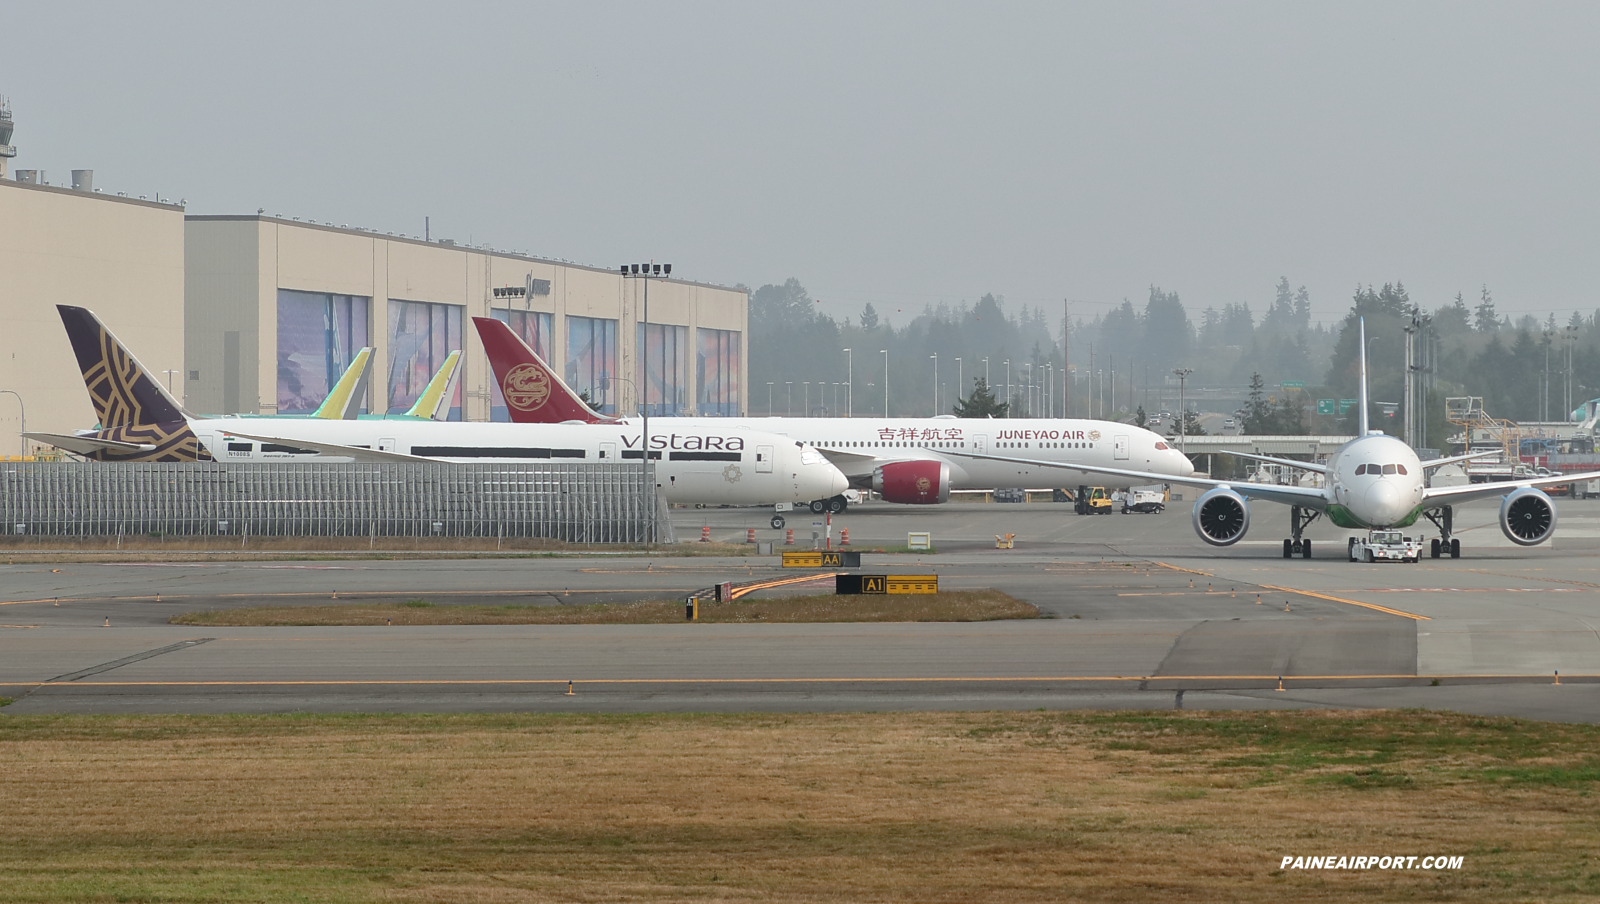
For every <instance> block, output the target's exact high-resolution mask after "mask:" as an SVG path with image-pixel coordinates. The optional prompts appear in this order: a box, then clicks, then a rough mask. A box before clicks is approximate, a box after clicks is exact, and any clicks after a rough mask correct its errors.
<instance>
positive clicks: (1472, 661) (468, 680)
mask: <svg viewBox="0 0 1600 904" xmlns="http://www.w3.org/2000/svg"><path fill="white" fill-rule="evenodd" d="M1559 506H1560V508H1561V527H1560V529H1559V530H1558V535H1557V540H1556V543H1555V544H1554V545H1553V546H1546V547H1538V548H1534V549H1521V548H1517V547H1513V546H1512V545H1511V544H1510V543H1509V542H1507V541H1505V540H1504V539H1503V537H1501V536H1500V534H1499V531H1498V528H1497V527H1496V526H1495V524H1494V515H1495V507H1494V506H1493V505H1490V504H1480V505H1476V506H1468V507H1464V508H1463V509H1461V510H1459V511H1458V522H1459V523H1461V524H1462V525H1463V526H1464V527H1465V528H1466V529H1465V530H1463V531H1462V534H1461V536H1462V538H1463V546H1464V547H1465V557H1464V558H1462V559H1460V560H1454V561H1452V560H1439V561H1431V560H1424V561H1423V562H1422V563H1419V564H1417V565H1372V566H1368V565H1359V564H1354V563H1349V562H1346V561H1344V560H1343V557H1342V550H1343V548H1344V539H1343V538H1344V537H1345V536H1346V534H1345V533H1344V532H1343V531H1339V530H1337V529H1333V528H1331V526H1329V525H1326V524H1320V523H1319V524H1317V525H1314V526H1313V528H1312V530H1311V532H1310V536H1311V537H1312V538H1313V540H1314V546H1315V548H1316V551H1317V555H1316V557H1314V558H1312V559H1310V560H1301V559H1293V560H1284V559H1282V558H1280V549H1281V537H1282V532H1283V530H1284V527H1285V524H1286V522H1287V515H1286V512H1284V511H1282V510H1280V509H1279V508H1278V507H1276V506H1268V505H1258V506H1256V507H1255V508H1254V509H1253V515H1254V521H1253V523H1252V526H1251V534H1250V536H1249V538H1248V539H1247V540H1246V541H1245V542H1244V543H1242V544H1240V545H1238V546H1235V547H1233V548H1230V549H1226V550H1215V549H1212V548H1209V547H1206V546H1204V545H1203V544H1201V543H1200V542H1199V541H1198V539H1196V538H1195V536H1194V534H1193V532H1192V529H1191V528H1190V526H1189V515H1188V508H1189V506H1188V505H1187V504H1181V503H1180V504H1174V505H1173V506H1172V507H1171V508H1170V509H1169V510H1168V512H1167V513H1165V514H1163V515H1127V516H1123V515H1112V516H1104V517H1077V516H1074V515H1072V514H1071V509H1070V507H1069V506H1064V505H1053V504H1029V505H970V504H952V505H946V506H940V507H930V508H910V507H899V506H888V505H881V504H880V505H873V506H863V507H859V508H855V509H852V510H851V511H850V512H848V513H846V514H845V515H844V516H841V517H839V518H836V519H834V520H835V523H834V529H835V534H837V531H838V529H839V528H841V527H848V528H849V529H850V533H851V539H852V542H853V543H854V544H855V545H857V546H874V545H900V544H904V542H905V534H906V532H907V531H911V530H927V531H930V532H931V533H932V534H933V535H934V541H935V543H936V544H937V546H938V548H939V553H938V554H936V555H929V556H914V555H873V554H870V553H869V554H867V555H866V556H864V564H866V565H867V566H868V567H869V568H872V569H880V570H885V571H891V572H906V573H922V572H932V573H937V574H939V575H940V578H941V582H942V584H943V586H946V587H951V588H963V587H998V588H1000V589H1003V590H1006V591H1007V592H1009V593H1012V594H1013V595H1015V596H1018V597H1020V598H1022V599H1026V600H1028V601H1030V602H1033V603H1035V604H1037V605H1039V606H1040V607H1041V609H1042V610H1043V611H1044V612H1045V613H1046V614H1047V615H1048V616H1050V617H1049V618H1045V619H1040V620H1032V621H1010V622H984V623H966V624H889V625H884V624H877V625H763V624H759V623H751V624H740V625H690V624H682V625H652V626H562V627H552V626H495V627H409V628H189V627H179V626H172V625H169V624H167V623H166V621H167V619H168V618H169V617H171V616H172V615H174V614H176V613H179V612H186V611H191V610H194V609H202V608H219V607H229V606H240V605H258V604H263V603H274V604H285V603H288V604H305V605H312V604H318V603H323V604H328V603H332V602H334V600H333V596H334V594H335V593H337V594H338V598H339V601H346V600H350V599H357V600H366V599H376V600H386V601H398V600H405V599H413V598H419V597H420V598H425V599H429V600H431V601H433V602H436V603H440V604H447V603H493V604H502V603H531V604H548V605H567V604H573V603H581V602H595V601H602V602H605V601H617V600H624V599H637V598H641V597H645V596H649V597H662V596H677V595H681V594H682V593H683V592H685V591H688V590H693V589H698V588H702V587H706V586H708V585H710V584H711V583H713V582H715V581H717V580H726V579H734V580H741V579H745V580H747V579H750V578H752V577H760V576H762V575H763V574H777V573H778V572H779V569H777V568H776V562H775V560H772V559H748V558H742V559H709V558H693V559H691V558H654V559H646V558H643V557H632V556H624V557H617V556H604V557H586V558H559V559H557V558H540V559H505V560H497V559H447V560H436V559H407V560H403V561H370V560H351V561H341V562H239V563H223V564H209V563H207V564H156V563H149V562H130V563H117V564H95V565H89V564H66V565H54V566H45V565H13V566H0V582H3V584H0V587H3V589H0V603H3V605H0V623H3V624H4V625H5V626H6V627H0V694H4V695H8V696H13V697H19V698H20V699H19V700H18V701H17V702H16V703H15V704H13V705H12V706H10V707H7V708H5V709H4V710H0V712H15V713H24V712H65V711H94V712H106V711H185V712H195V711H201V712H204V711H285V710H384V711H398V710H411V711H440V710H526V709H548V710H564V709H576V710H719V709H720V710H748V709H805V710H825V709H920V708H994V707H1012V708H1033V707H1040V706H1045V707H1057V706H1060V707H1072V706H1088V707H1144V708H1170V707H1172V706H1173V705H1174V704H1175V703H1176V702H1177V693H1176V692H1177V691H1179V690H1182V691H1184V695H1183V700H1182V705H1184V706H1186V707H1190V708H1278V707H1305V706H1338V707H1347V706H1437V707H1442V708H1450V709H1460V710H1465V711H1472V712H1483V713H1494V714H1516V715H1525V716H1529V717H1539V718H1562V719H1575V720H1586V721H1600V683H1590V682H1591V681H1594V680H1600V679H1591V678H1589V677H1586V676H1600V632H1597V630H1596V628H1597V627H1600V559H1597V558H1596V556H1595V555H1594V553H1595V552H1596V551H1597V549H1600V501H1595V502H1580V501H1569V500H1559ZM675 515H676V518H677V520H678V522H679V530H680V535H682V536H696V535H698V533H699V530H700V527H701V526H702V524H705V525H708V526H710V527H711V528H712V535H713V537H714V538H716V539H719V540H740V539H743V537H744V532H745V528H746V527H757V528H758V535H759V536H760V537H761V538H762V539H771V538H773V537H777V538H779V539H781V537H782V532H775V531H771V530H769V529H767V528H766V526H765V524H766V519H767V517H768V513H765V512H761V511H758V510H740V509H720V510H718V509H712V510H695V509H680V510H677V511H676V513H675ZM814 520H822V519H820V518H814V517H813V516H811V515H809V513H806V514H797V515H794V516H791V518H790V526H791V527H794V528H795V529H796V531H795V532H796V536H797V537H798V538H800V542H801V543H802V544H805V545H809V534H810V531H811V522H812V521H814ZM1007 532H1010V533H1015V534H1017V537H1018V548H1017V549H1015V550H995V549H994V548H993V545H994V543H993V535H994V534H996V533H1007ZM791 573H792V572H791ZM1191 582H1192V586H1191ZM805 590H806V588H791V589H790V590H789V591H786V592H804V591H805ZM1258 595H1259V598H1260V602H1259V603H1257V597H1258ZM158 596H159V601H158ZM1285 603H1287V604H1288V610H1287V611H1285V609H1284V606H1285ZM107 618H109V619H110V620H111V627H104V626H103V625H104V621H105V620H106V619H107ZM1557 670H1559V671H1560V672H1561V674H1562V681H1563V683H1562V685H1561V686H1555V685H1554V674H1555V672H1556V671H1557ZM1279 675H1282V676H1284V677H1285V683H1286V687H1287V690H1285V691H1283V692H1279V691H1277V690H1276V689H1275V688H1276V684H1277V681H1276V679H1277V676H1279ZM1435 679H1438V681H1439V682H1440V685H1439V686H1432V682H1433V681H1434V680H1435ZM568 681H573V682H574V683H575V684H574V688H573V689H574V693H573V694H571V695H568V694H567V693H566V691H567V682H568Z"/></svg>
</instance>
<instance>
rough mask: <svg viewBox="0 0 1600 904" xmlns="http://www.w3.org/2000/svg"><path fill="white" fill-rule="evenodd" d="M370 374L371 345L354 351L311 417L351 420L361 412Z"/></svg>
mask: <svg viewBox="0 0 1600 904" xmlns="http://www.w3.org/2000/svg"><path fill="white" fill-rule="evenodd" d="M371 376H372V347H371V346H368V347H366V348H363V349H362V350H361V351H358V352H356V356H355V359H354V360H352V361H351V362H350V366H349V367H348V368H346V369H345V372H344V376H342V377H340V378H339V382H337V383H335V384H334V385H333V391H332V392H329V393H328V397H327V398H326V399H323V400H322V406H321V407H320V408H318V409H317V410H316V412H315V413H314V414H313V415H312V417H320V418H326V419H327V420H331V421H353V420H355V419H356V418H357V417H358V416H360V414H361V405H362V403H363V402H365V401H366V400H367V381H368V379H370V377H371Z"/></svg>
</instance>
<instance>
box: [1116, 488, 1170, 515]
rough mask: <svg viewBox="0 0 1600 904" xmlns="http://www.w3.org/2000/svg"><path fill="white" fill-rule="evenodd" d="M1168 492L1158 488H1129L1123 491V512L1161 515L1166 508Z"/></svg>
mask: <svg viewBox="0 0 1600 904" xmlns="http://www.w3.org/2000/svg"><path fill="white" fill-rule="evenodd" d="M1166 507H1167V494H1166V493H1163V492H1160V491H1158V490H1127V491H1125V492H1123V493H1122V513H1123V514H1124V515H1126V514H1128V513H1129V512H1138V513H1139V514H1141V515H1159V514H1161V513H1162V512H1163V511H1165V510H1166Z"/></svg>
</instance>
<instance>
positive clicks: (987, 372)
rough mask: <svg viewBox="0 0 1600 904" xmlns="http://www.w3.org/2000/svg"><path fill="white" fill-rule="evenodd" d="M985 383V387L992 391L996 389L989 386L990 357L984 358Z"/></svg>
mask: <svg viewBox="0 0 1600 904" xmlns="http://www.w3.org/2000/svg"><path fill="white" fill-rule="evenodd" d="M983 385H984V388H986V389H988V390H989V391H990V392H994V389H993V388H991V387H990V386H989V359H988V358H984V359H983Z"/></svg>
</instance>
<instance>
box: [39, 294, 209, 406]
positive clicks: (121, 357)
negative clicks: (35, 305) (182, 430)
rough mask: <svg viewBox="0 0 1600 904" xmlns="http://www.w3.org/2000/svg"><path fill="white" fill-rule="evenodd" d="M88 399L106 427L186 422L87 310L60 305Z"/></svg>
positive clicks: (136, 361)
mask: <svg viewBox="0 0 1600 904" xmlns="http://www.w3.org/2000/svg"><path fill="white" fill-rule="evenodd" d="M56 311H58V312H59V313H60V314H61V323H62V325H63V326H65V327H66V328H67V338H68V339H69V340H71V342H72V352H73V354H74V355H76V356H77V358H78V369H79V370H80V371H82V372H83V384H84V386H85V387H87V388H88V390H89V401H90V403H91V404H93V405H94V413H95V416H96V417H97V418H99V419H100V426H101V427H102V428H104V429H108V430H109V429H111V428H113V427H131V426H136V425H148V424H171V423H175V422H178V421H183V420H184V415H183V406H182V405H180V404H178V401H177V400H176V399H174V398H173V397H172V396H171V394H169V393H168V392H167V390H166V389H165V388H163V387H162V385H161V383H160V381H158V380H156V379H155V378H154V377H152V376H151V375H150V372H149V371H148V370H146V369H145V367H144V365H142V364H140V363H139V359H138V358H135V357H134V356H133V352H130V351H128V348H127V346H125V345H123V344H122V342H121V341H120V340H118V339H117V337H116V336H114V335H112V333H111V331H110V330H109V329H107V328H106V325H105V324H103V323H101V322H100V318H98V317H96V316H95V315H94V312H93V311H91V310H89V309H88V308H79V307H73V306H72V305H64V304H58V305H56Z"/></svg>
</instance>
